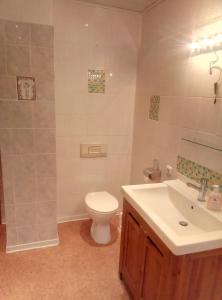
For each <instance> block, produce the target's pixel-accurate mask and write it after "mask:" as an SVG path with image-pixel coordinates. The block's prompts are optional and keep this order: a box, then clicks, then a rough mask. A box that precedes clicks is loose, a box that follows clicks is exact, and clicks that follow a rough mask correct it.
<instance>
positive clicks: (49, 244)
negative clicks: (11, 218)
mask: <svg viewBox="0 0 222 300" xmlns="http://www.w3.org/2000/svg"><path fill="white" fill-rule="evenodd" d="M58 245H59V238H56V239H53V240H48V241H41V242H33V243H28V244H21V245H16V246H6V253H14V252H19V251H27V250H33V249H39V248H47V247H53V246H58Z"/></svg>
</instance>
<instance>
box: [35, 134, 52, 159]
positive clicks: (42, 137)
mask: <svg viewBox="0 0 222 300" xmlns="http://www.w3.org/2000/svg"><path fill="white" fill-rule="evenodd" d="M55 151H56V148H55V129H36V130H35V152H36V153H55Z"/></svg>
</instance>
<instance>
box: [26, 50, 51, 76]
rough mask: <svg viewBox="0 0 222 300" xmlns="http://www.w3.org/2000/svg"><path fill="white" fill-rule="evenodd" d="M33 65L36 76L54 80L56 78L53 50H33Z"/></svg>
mask: <svg viewBox="0 0 222 300" xmlns="http://www.w3.org/2000/svg"><path fill="white" fill-rule="evenodd" d="M31 63H32V72H33V74H34V76H38V77H40V76H42V77H44V78H48V79H52V78H53V77H54V64H53V49H52V48H43V47H32V48H31Z"/></svg>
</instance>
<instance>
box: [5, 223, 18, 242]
mask: <svg viewBox="0 0 222 300" xmlns="http://www.w3.org/2000/svg"><path fill="white" fill-rule="evenodd" d="M6 239H7V246H15V245H17V244H18V238H17V230H16V227H15V226H7V230H6Z"/></svg>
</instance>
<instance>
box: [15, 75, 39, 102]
mask: <svg viewBox="0 0 222 300" xmlns="http://www.w3.org/2000/svg"><path fill="white" fill-rule="evenodd" d="M17 92H18V100H35V99H36V87H35V78H34V77H25V76H17Z"/></svg>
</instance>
